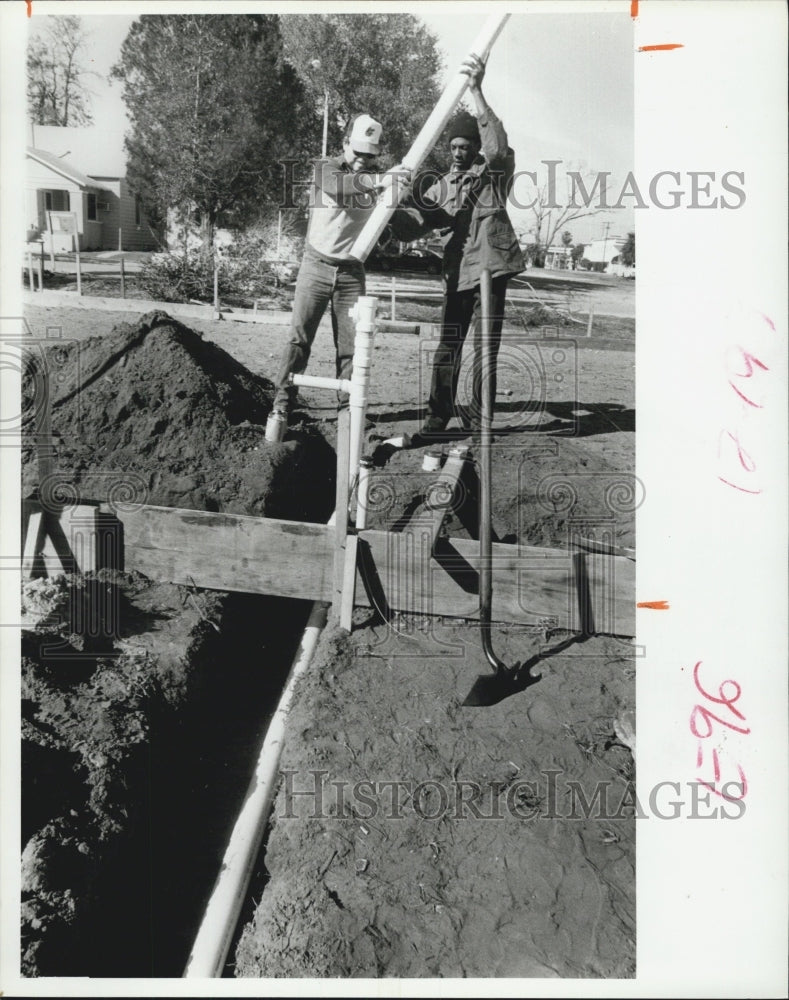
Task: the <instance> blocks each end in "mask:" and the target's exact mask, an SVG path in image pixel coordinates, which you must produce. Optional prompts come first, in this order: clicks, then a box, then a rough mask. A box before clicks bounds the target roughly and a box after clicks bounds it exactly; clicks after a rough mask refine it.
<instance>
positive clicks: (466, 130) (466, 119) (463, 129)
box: [449, 111, 481, 144]
mask: <svg viewBox="0 0 789 1000" xmlns="http://www.w3.org/2000/svg"><path fill="white" fill-rule="evenodd" d="M453 139H473V140H474V142H477V143H480V144H481V140H480V137H479V125H477V119H476V118H475V117H474V115H470V114H469V113H468V112H467V111H461V112H460V113H459V114H457V115H456V116H455V117H454V119H453V120H452V121H451V122H450V123H449V141H450V142H451V141H452V140H453Z"/></svg>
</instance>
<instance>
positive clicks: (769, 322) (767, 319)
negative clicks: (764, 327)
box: [759, 313, 775, 331]
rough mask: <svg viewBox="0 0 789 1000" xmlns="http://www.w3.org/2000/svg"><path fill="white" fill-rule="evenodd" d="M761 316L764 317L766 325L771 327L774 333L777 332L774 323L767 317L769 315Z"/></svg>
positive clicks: (761, 314)
mask: <svg viewBox="0 0 789 1000" xmlns="http://www.w3.org/2000/svg"><path fill="white" fill-rule="evenodd" d="M759 315H760V316H761V317H762V319H763V320H764V321H765V323H767V324H768V325H769V327H770V329H771V330H773V331H774V330H775V323H773V321H772V320H771V319H770V317H769V316H768V315H767V313H759Z"/></svg>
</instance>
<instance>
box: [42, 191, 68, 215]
mask: <svg viewBox="0 0 789 1000" xmlns="http://www.w3.org/2000/svg"><path fill="white" fill-rule="evenodd" d="M44 207H45V208H46V210H47V212H68V210H69V196H68V191H45V192H44Z"/></svg>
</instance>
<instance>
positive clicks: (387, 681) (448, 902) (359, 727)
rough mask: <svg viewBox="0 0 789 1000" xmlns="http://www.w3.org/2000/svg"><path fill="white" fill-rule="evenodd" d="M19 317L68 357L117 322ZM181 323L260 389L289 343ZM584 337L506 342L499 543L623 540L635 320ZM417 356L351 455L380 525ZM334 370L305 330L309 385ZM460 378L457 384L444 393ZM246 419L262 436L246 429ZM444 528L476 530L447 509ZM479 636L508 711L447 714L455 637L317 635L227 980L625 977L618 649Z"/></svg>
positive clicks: (622, 714)
mask: <svg viewBox="0 0 789 1000" xmlns="http://www.w3.org/2000/svg"><path fill="white" fill-rule="evenodd" d="M623 284H624V283H623ZM627 284H628V285H631V286H632V283H627ZM624 294H626V295H630V294H631V293H630V291H629V290H628V291H627V292H625V293H624ZM626 309H627V306H623V312H626ZM26 315H27V319H28V322H29V323H30V326H31V328H32V330H33V332H34V333H36V332H43V331H44V329H46V328H47V327H60V329H61V331H62V337H63V338H64V339H65V340H72V339H73V340H77V341H81V340H84V339H85V338H88V337H90V336H95V335H98V336H106V335H108V334H109V332H110V330H111V329H112V327H113V325H114V324H115V323H118V322H129V321H130V319H132V317H130V315H129V313H128V312H123V313H118V314H117V315H115V314H113V313H108V312H101V313H99V312H95V313H92V312H90V311H87V310H84V309H63V308H58V309H47V308H42V307H38V306H34V307H30V308H28V309H27V310H26ZM134 318H136V317H134ZM187 324H188V326H189V327H191V328H193V329H195V330H199V331H200V332H201V333H202V334H203V336H204V339H205V341H207V342H210V343H212V344H215V345H216V346H218V347H221V348H222V349H223V350H225V351H227V352H228V354H230V355H231V356H232V358H233V359H234V360H235V361H236V362H238V363H240V365H242V366H243V367H244V368H246V369H248V370H249V371H250V372H251V373H253V374H254V375H257V376H261V377H264V378H270V377H271V375H272V372H273V370H274V369H275V367H276V362H277V360H278V357H279V352H280V349H281V346H282V343H283V340H284V337H285V334H286V331H285V328H283V327H279V326H275V325H262V324H261V325H254V326H253V325H251V324H248V323H234V322H232V320H230V319H225V320H223V321H221V322H212V321H200V320H188V321H187ZM585 332H586V331H585V329H584V328H583V327H581V326H572V327H565V328H562V329H561V330H559V331H558V332H557V331H556V330H546V331H543V332H542V333H541V332H539V331H537V330H534V329H532V330H530V331H529V336H528V337H527V338H526V339H524V336H523V330H522V329H520V330H519V329H518V327H517V324H511V325H510V328H509V330H508V331H507V332H505V339H504V344H503V347H502V354H501V361H500V377H499V396H498V399H497V407H496V418H495V422H494V434H495V440H494V447H495V453H494V494H493V527H494V531H495V533H496V536H497V537H498V538H499V539H500V540H502V541H508V542H526V543H530V544H542V545H550V546H552V547H556V548H563V547H566V546H567V544H568V540H569V537H570V534H571V532H573V531H578V530H582V531H583V533H584V534H586V535H587V536H593V535H594V532H595V531H596V530H600V528H601V526H602V527H604V528H605V529H606V530H607V531H610V532H611V533H612V535H613V537H614V538H615V540H616V542H617V544H619V545H621V546H626V547H630V548H632V547H633V546H634V527H633V511H634V508H635V506H636V504H637V503H638V491H637V489H636V486H635V484H634V483H633V481H632V479H631V478H630V477H631V475H632V470H633V465H634V442H635V433H634V431H635V419H634V410H633V406H634V389H633V362H634V331H633V323H632V321H631V320H627V319H625V318H620V319H612V320H610V321H608V323H606V321H604V320H602V319H600V320H599V322H597V321H596V323H595V328H594V330H593V335H592V337H591V338H589V339H587V338H586V337H585ZM579 334H580V336H579ZM431 353H432V349H431V344H430V341H429V339H427V338H422V339H421V340H420V339H419V338H416V337H413V336H410V337H409V336H404V335H386V336H384V335H381V336H379V338H378V340H377V344H376V350H375V356H374V373H373V380H372V386H371V399H370V406H369V425H368V428H367V447H366V450H367V451H368V452H369V453H370V454H372V455H373V456H374V457H375V459H376V466H377V467H376V469H375V472H374V480H373V482H374V486H375V487H376V488H377V494H376V495H377V496H378V498H379V499H378V501H377V506H376V507H375V510H374V517H375V519H376V521H375V523H376V524H378V525H381V526H384V525H385V526H387V527H390V528H391V527H392V526H393V525H396V524H397V523H398V522H399V523H401V524H402V523H403V520H404V518H405V517H406V516H408V515H409V514H411V513H413V512H415V511H418V509H419V506H420V503H422V502H423V500H424V494H425V490H426V488H427V487H428V485H429V482H428V480H429V475H428V474H425V473H421V471H420V467H421V460H422V455H423V452H422V451H419V450H411V451H403V452H399V451H398V452H393V451H391V449H388V448H386V446H385V445H384V442H385V441H386V440H387V439H388V438H390V437H392V436H395V435H398V434H402V433H404V432H407V433H413V431H414V430H416V428H417V427H418V424H419V420H420V415H421V414H420V408H421V404H422V402H423V400H424V398H425V396H426V386H427V379H428V377H429V365H430V358H431ZM333 367H334V365H333V348H332V344H331V334H330V331H329V330H327V329H326V324H324V326H323V327H322V329H321V331H320V332H319V334H318V338H317V340H316V345H315V351H314V354H313V358H312V360H311V362H310V369H309V370H310V372H311V373H313V374H333ZM465 385H466V376H465V374H464V375H462V377H461V395H462V393H463V392H465V391H466V390H465ZM177 388H178V372H177V371H173V372H172V390H173V392H175V391H177ZM301 412H302V414H303V415H304V416H305V417H310V418H313V419H314V421H315V425H314V426H315V427H316V429H318V430H320V431H321V433H322V434H323V435H324V436H325V438H326V439H327V441H328V442H329V444H331V445H332V446H333V445H334V438H335V427H336V414H335V403H334V399H333V398H332V395H331V394H330V393H329V394H325V393H322V392H320V391H319V390H301ZM130 419H133V414H131V417H130ZM248 419H249V421H250V423H251V424H253V425H257V431H262V424H263V423H264V422H265V421H264V416H263V415H262V414H260V415H259V416H253V417H248ZM258 421H260V423H259V422H258ZM55 429H57V426H56V427H55ZM176 431H177V429H176ZM296 432H297V433H300V432H299V429H298V425H297V429H296ZM250 433H251V432H250ZM183 437H184V439H185V440H186V439H188V438H189V434H188V430H187V429H184V430H183ZM458 440H459V441H460V440H462V435H461V434H460V432H458ZM465 443H469V442H468V441H466V442H465ZM239 461H240V462H242V463H243V458H239ZM198 464H199V456H198ZM321 475H323V476H325V475H326V473H325V472H323V473H321ZM560 482H561V483H564V486H561V485H559V486H557V484H559V483H560ZM161 485H162V487H163V488H164V486H165V484H164V483H162V484H161ZM182 485H183V484H182ZM198 485H199V486H200V488H201V489H204V488H205V484H198ZM324 485H325V484H324ZM220 486H221V484H220ZM220 492H221V491H220ZM196 495H197V494H195V496H196ZM224 495H227V487H226V488H225V490H224ZM211 496H214V494H211ZM612 497H613V505H612ZM203 499H205V498H203ZM179 502H180V501H179ZM195 502H196V501H195ZM279 516H282V515H281V514H280V515H279ZM447 530H448V533H449V536H450V537H452V536H453V535H454V536H464V537H474V535H475V531H474V525H473V524H471V525H470V524H469V523H467V522H466V521H464V519H463V518H462V517H460V516H452V517H450V519H449V522H448V525H447ZM569 599H572V595H568V600H569ZM492 641H493V646H494V649H495V650H496V651H497V652H498V654H499V656H500V657H501V658H502V659H503V660H504V661H505V662H506V663H508V664H510V663H513V664H514V663H516V662H517V663H520V664H524V665H525V669H524V670H522V672H521V674H520V683H519V684H518V686H517V689H515V690H513V691H511V692H510V693H509V696H508V697H506V698H504V699H503V700H502V701H500V702H499V703H498V704H497V705H495V706H491V707H485V708H480V707H466V706H464V705H463V704H462V703H463V701H464V699H465V696H466V694H467V693H468V692H469V690H470V688H471V687H472V685H473V683H474V679H475V678H476V677H477V676H478V675H487V674H489V672H490V668H489V666H488V664H487V661H486V659H485V656H484V654H483V653H482V652H481V649H480V645H479V627H478V626H476V625H474V624H473V623H469V622H466V621H464V620H462V619H461V620H458V619H449V618H447V619H444V620H443V621H441V620H436V619H433V618H429V617H420V616H398V618H397V619H396V620H395V621H392V622H388V623H386V622H384V621H382V619H381V618H380V616H378V615H377V614H376V613H374V612H373V613H371V612H370V611H365V610H362V609H358V610H357V611H356V613H355V627H354V630H353V632H352V633H351V635H350V636H349V635H347V634H345V633H342V632H340V631H339V630H334V629H329V630H327V632H326V633H325V634H324V637H323V639H322V641H321V645H320V647H319V651H318V654H317V658H316V661H315V662H314V664H313V667H312V668H311V670H310V672H309V674H308V676H307V677H306V678H305V679H304V682H303V684H302V686H301V688H300V691H299V692H298V697H297V702H296V707H295V709H294V711H293V714H292V717H291V719H290V723H289V728H288V734H287V739H286V744H285V747H284V753H283V760H282V768H283V773H284V775H285V778H284V780H283V785H282V787H281V789H280V792H279V796H278V799H277V802H276V805H275V809H274V812H273V816H272V823H271V829H270V831H269V835H268V838H267V844H266V849H265V852H264V854H263V856H262V857H261V866H264V867H262V868H261V873H260V874H261V875H262V876H263V877H264V880H265V882H266V884H265V889H264V891H263V894H262V898H261V899H260V902H259V905H258V906H257V909H256V912H255V913H254V914H253V915H252V917H251V920H250V922H249V923H248V924H247V926H246V927H245V928H244V930H243V932H242V934H241V938H240V942H239V945H238V948H237V952H236V955H235V959H234V966H235V967H234V972H235V974H236V975H239V976H312V975H317V976H403V977H408V976H464V975H465V976H537V977H539V976H551V977H555V976H560V977H567V976H572V977H580V978H583V977H611V976H617V977H626V976H632V975H634V973H635V881H634V880H635V876H634V872H635V825H636V824H635V820H634V818H633V810H632V808H631V801H630V799H629V794H630V793H631V792H632V785H631V782H632V779H633V776H634V760H633V754H632V749H633V745H634V744H633V740H632V738H631V735H632V728H633V718H632V715H633V710H634V704H635V682H634V673H635V667H634V663H635V661H634V660H633V649H632V646H631V644H630V642H629V640H627V639H625V638H622V637H613V636H583V635H578V634H569V633H563V632H560V631H558V630H555V629H551V627H550V626H549V625H546V626H545V627H536V626H523V625H522V626H515V625H511V624H510V625H507V624H504V623H499V624H496V625H494V628H493V632H492ZM628 734H630V735H628ZM360 782H362V784H361V785H360V784H359V783H360ZM365 782H366V784H364V783H365ZM332 783H333V784H332ZM393 783H394V784H393ZM398 783H399V784H398ZM393 788H395V789H398V790H399V791H398V795H399V798H398V799H397V801H395V802H393V801H392V790H393ZM297 792H304V793H305V794H302V795H298V794H296V793H297ZM602 792H604V793H605V797H606V801H605V803H603V804H602V805H601V800H600V798H599V796H600V794H601V793H602ZM595 793H597V795H598V799H597V804H596V805H592V799H593V797H594V795H595ZM321 796H322V800H323V801H322V803H321V802H319V801H318V799H319V798H321Z"/></svg>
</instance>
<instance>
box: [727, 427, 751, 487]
mask: <svg viewBox="0 0 789 1000" xmlns="http://www.w3.org/2000/svg"><path fill="white" fill-rule="evenodd" d="M724 434H726V435H728V437H730V438H731V440H732V441H733V442H734V443H735V444H736V445H737V458H738V459H739V462H740V465H741V466H742V467H743V469H745V471H746V472H753V471H754V470H755V469H756V463H755V462H754V460H753V459H752V458H751V456H750V455H749V454H748V452H747V451H746V450H745V449H744V448H743V446H742V445H741V444H740V439H739V438H738V437H737V435H736V434H732V432H731V431H727V430H722V431H721V432H720V434H719V435H718V458H720V456H721V445H720V440H721V438H722V437H723V435H724ZM718 478H720V477H718Z"/></svg>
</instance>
